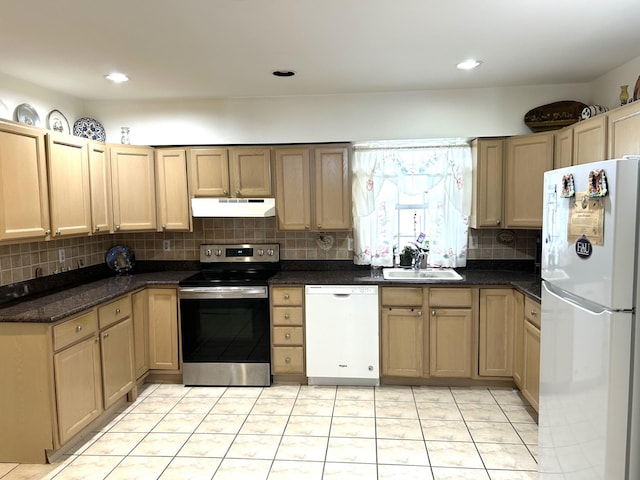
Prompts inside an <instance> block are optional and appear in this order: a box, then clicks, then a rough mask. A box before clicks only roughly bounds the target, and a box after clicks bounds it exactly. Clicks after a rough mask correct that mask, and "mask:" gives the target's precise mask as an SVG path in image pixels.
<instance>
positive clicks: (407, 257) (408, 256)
mask: <svg viewBox="0 0 640 480" xmlns="http://www.w3.org/2000/svg"><path fill="white" fill-rule="evenodd" d="M416 253H417V250H416V249H415V248H414V247H412V246H411V245H407V246H406V247H404V248H403V249H402V252H400V266H401V267H410V266H411V265H413V259H414V258H415V256H416Z"/></svg>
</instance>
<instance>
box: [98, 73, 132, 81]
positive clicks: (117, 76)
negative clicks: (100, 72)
mask: <svg viewBox="0 0 640 480" xmlns="http://www.w3.org/2000/svg"><path fill="white" fill-rule="evenodd" d="M104 78H106V79H107V80H109V81H111V82H113V83H123V82H128V81H129V77H128V76H127V75H125V74H124V73H120V72H112V73H110V74H109V75H105V76H104Z"/></svg>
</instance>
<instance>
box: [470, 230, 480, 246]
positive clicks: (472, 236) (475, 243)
mask: <svg viewBox="0 0 640 480" xmlns="http://www.w3.org/2000/svg"><path fill="white" fill-rule="evenodd" d="M469 248H470V249H474V248H478V235H477V234H476V233H471V234H469Z"/></svg>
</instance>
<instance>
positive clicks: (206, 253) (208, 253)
mask: <svg viewBox="0 0 640 480" xmlns="http://www.w3.org/2000/svg"><path fill="white" fill-rule="evenodd" d="M204 256H205V257H210V256H211V249H210V248H207V249H206V250H205V251H204Z"/></svg>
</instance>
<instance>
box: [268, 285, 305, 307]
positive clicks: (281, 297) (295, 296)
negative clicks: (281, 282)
mask: <svg viewBox="0 0 640 480" xmlns="http://www.w3.org/2000/svg"><path fill="white" fill-rule="evenodd" d="M271 303H272V304H273V305H302V287H273V288H272V289H271Z"/></svg>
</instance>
